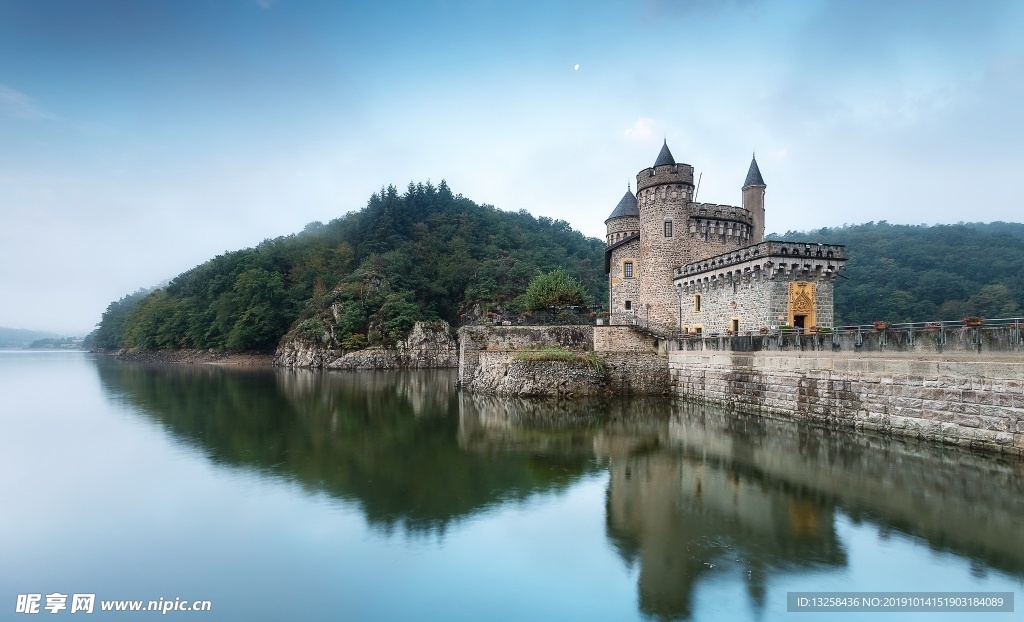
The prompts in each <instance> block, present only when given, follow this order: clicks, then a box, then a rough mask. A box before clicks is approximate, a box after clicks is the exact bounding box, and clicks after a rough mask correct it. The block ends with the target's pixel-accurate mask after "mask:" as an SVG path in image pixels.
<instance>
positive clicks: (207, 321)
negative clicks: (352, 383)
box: [96, 181, 607, 350]
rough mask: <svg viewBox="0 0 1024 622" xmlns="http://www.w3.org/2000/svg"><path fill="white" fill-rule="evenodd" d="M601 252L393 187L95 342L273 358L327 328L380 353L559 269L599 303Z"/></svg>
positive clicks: (511, 297)
mask: <svg viewBox="0 0 1024 622" xmlns="http://www.w3.org/2000/svg"><path fill="white" fill-rule="evenodd" d="M603 253H604V242H603V241H601V240H598V239H595V238H586V237H584V236H583V234H581V233H579V232H577V231H574V230H573V229H572V228H570V227H569V225H568V223H566V222H564V221H558V220H551V219H550V218H544V217H541V218H535V217H533V216H531V215H530V214H529V213H527V212H525V211H521V212H519V213H510V212H502V211H500V210H497V209H495V208H494V207H491V206H488V205H478V204H476V203H474V202H473V201H470V200H469V199H466V198H464V197H462V195H454V194H453V193H452V192H451V190H450V189H449V188H448V186H447V185H446V184H445V183H444V182H443V181H442V182H441V184H440V185H439V186H437V187H435V186H433V185H431V184H430V183H427V184H411V183H410V184H409V187H408V189H407V191H406V192H405V193H404V194H399V193H398V191H397V190H396V189H395V188H394V187H393V186H392V187H389V188H386V189H382V190H381V191H380V193H378V194H374V195H373V196H372V197H370V200H369V202H368V203H367V205H366V207H365V208H363V209H362V210H359V211H356V212H353V213H350V214H347V215H346V216H343V217H341V218H338V219H335V220H332V221H331V222H329V223H327V224H322V223H319V222H314V223H310V224H309V225H307V226H306V228H305V230H304V231H303V232H302V233H299V234H295V235H288V236H284V237H280V238H276V239H273V240H266V241H264V242H263V243H261V244H260V245H258V246H256V247H255V248H248V249H244V250H240V251H235V252H231V253H226V254H224V255H220V256H218V257H216V258H214V259H212V260H210V261H208V262H206V263H204V264H202V265H200V266H197V267H195V268H193V269H192V270H189V271H188V272H185V273H183V274H181V275H179V276H178V277H176V278H174V279H173V280H172V281H171V282H170V283H169V284H168V285H167V286H166V287H164V288H162V289H159V290H157V291H155V292H151V293H147V292H141V291H140V292H137V293H135V294H132V295H131V296H126V297H125V298H122V299H121V300H119V301H117V302H114V303H111V305H110V306H109V307H108V308H107V311H106V312H105V313H104V314H103V318H102V320H101V322H100V325H99V327H98V329H97V333H96V344H97V347H99V348H103V349H113V348H121V347H134V348H146V349H160V348H231V349H245V350H272V349H273V348H274V347H275V346H276V345H277V343H278V341H280V339H281V337H282V336H283V335H284V334H285V333H286V331H288V329H289V327H291V326H293V324H295V323H296V321H297V320H300V319H301V320H305V321H303V322H302V323H301V324H299V325H298V328H297V330H300V331H301V332H302V333H303V334H305V335H307V336H313V335H314V334H315V335H321V334H322V333H323V331H324V330H326V329H329V331H330V333H331V334H332V335H334V337H335V339H336V340H337V342H338V343H339V344H342V345H345V346H346V347H361V346H364V345H374V344H387V343H393V342H394V341H395V340H397V339H400V338H402V337H403V336H404V335H405V334H406V333H407V332H408V331H409V329H410V328H411V327H412V325H413V323H414V322H415V321H417V320H421V319H422V320H434V319H442V320H447V321H449V322H452V323H456V322H457V321H458V320H459V319H460V316H462V315H463V314H470V315H475V314H481V313H487V312H488V311H491V310H495V311H499V310H507V311H518V310H521V309H522V308H523V306H524V298H523V295H524V294H525V292H526V289H527V286H528V284H529V282H530V281H531V280H532V279H533V278H534V277H535V276H537V275H540V274H542V273H544V272H548V271H550V270H553V269H555V268H558V267H561V268H563V269H564V270H565V271H566V272H568V273H569V275H570V276H572V277H574V278H576V279H578V280H579V281H581V282H582V283H583V285H584V286H585V288H586V290H587V291H588V293H589V295H590V298H591V301H592V302H593V303H596V304H600V302H601V301H603V300H604V299H605V297H606V294H607V285H606V283H605V279H604V274H603V273H602V262H603ZM325 324H330V326H325Z"/></svg>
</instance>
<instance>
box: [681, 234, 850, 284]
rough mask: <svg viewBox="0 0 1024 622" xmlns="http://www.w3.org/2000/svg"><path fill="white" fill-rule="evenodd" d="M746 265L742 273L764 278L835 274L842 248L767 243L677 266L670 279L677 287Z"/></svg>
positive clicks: (842, 257) (843, 252) (842, 258)
mask: <svg viewBox="0 0 1024 622" xmlns="http://www.w3.org/2000/svg"><path fill="white" fill-rule="evenodd" d="M748 262H750V263H749V265H747V266H745V267H744V270H743V271H750V270H754V271H763V272H764V273H766V274H768V273H779V272H783V273H784V272H786V271H814V272H823V273H825V274H835V273H836V272H838V271H839V270H840V269H842V268H843V267H844V266H845V264H846V247H845V246H843V245H841V244H816V243H806V242H785V241H778V240H771V241H768V242H761V243H760V244H754V245H752V246H746V247H744V248H740V249H737V250H734V251H730V252H728V253H722V254H721V255H715V256H714V257H708V258H707V259H702V260H701V261H695V262H693V263H691V264H687V265H685V266H680V267H678V268H676V269H675V270H673V274H672V275H673V278H674V280H675V281H676V283H677V285H678V284H680V281H684V282H685V281H686V280H691V281H692V280H694V279H697V278H698V277H702V278H706V277H708V276H709V275H711V274H720V273H722V272H723V271H725V272H726V273H731V272H733V271H734V268H735V267H736V266H740V265H741V264H746V263H748Z"/></svg>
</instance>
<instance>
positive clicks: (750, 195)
mask: <svg viewBox="0 0 1024 622" xmlns="http://www.w3.org/2000/svg"><path fill="white" fill-rule="evenodd" d="M766 187H767V186H766V185H765V183H764V178H762V177H761V169H760V168H758V166H757V157H756V156H751V157H750V168H749V169H748V170H747V178H746V179H744V180H743V188H742V190H743V207H744V209H746V210H747V211H749V212H750V215H751V216H753V217H754V229H753V231H752V232H751V238H752V239H751V243H753V244H758V243H760V242H764V189H765V188H766Z"/></svg>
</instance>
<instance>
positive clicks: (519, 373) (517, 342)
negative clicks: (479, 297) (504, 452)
mask: <svg viewBox="0 0 1024 622" xmlns="http://www.w3.org/2000/svg"><path fill="white" fill-rule="evenodd" d="M654 342H655V340H654V339H653V338H651V337H647V336H644V335H641V334H640V333H637V332H636V331H634V330H632V329H630V328H627V327H624V326H598V327H594V326H471V327H465V328H462V329H460V330H459V380H458V384H459V387H460V388H462V389H465V390H467V391H474V392H481V393H489V394H494V395H520V396H530V397H538V396H559V397H578V396H597V395H602V396H607V395H662V394H665V393H666V392H668V390H669V387H670V384H669V376H668V359H667V358H666V357H664V356H661V355H659V354H658V353H657V350H656V346H655V343H654ZM549 347H557V348H560V349H563V350H570V351H573V352H577V353H579V354H580V355H582V356H581V358H580V360H578V361H531V360H523V357H522V356H517V353H519V352H522V351H524V350H527V351H528V350H538V349H542V348H549ZM587 355H590V357H596V364H595V358H588V357H587Z"/></svg>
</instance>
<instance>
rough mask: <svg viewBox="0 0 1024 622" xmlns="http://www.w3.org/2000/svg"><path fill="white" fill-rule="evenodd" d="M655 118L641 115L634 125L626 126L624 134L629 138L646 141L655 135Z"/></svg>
mask: <svg viewBox="0 0 1024 622" xmlns="http://www.w3.org/2000/svg"><path fill="white" fill-rule="evenodd" d="M654 127H655V123H654V119H652V118H650V117H640V118H638V119H637V120H636V123H634V124H633V127H630V128H626V131H625V132H623V135H624V136H625V137H626V139H627V140H636V141H646V140H649V139H651V138H653V137H654Z"/></svg>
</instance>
